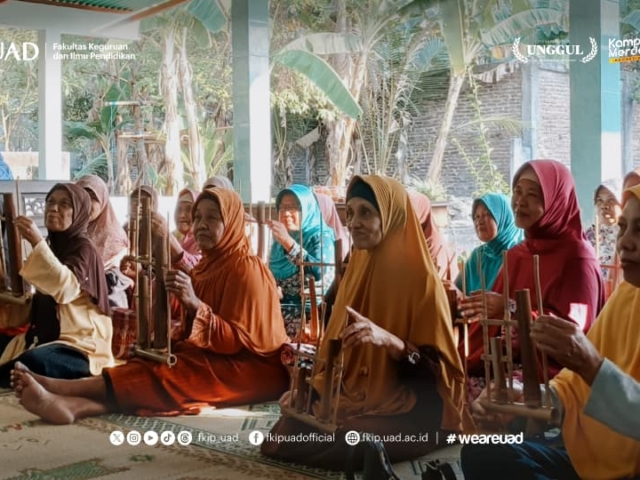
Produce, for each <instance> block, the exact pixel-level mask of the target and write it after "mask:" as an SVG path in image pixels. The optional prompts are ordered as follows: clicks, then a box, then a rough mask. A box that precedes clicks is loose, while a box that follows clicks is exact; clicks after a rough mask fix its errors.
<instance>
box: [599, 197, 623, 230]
mask: <svg viewBox="0 0 640 480" xmlns="http://www.w3.org/2000/svg"><path fill="white" fill-rule="evenodd" d="M596 211H597V213H598V217H599V220H600V223H601V224H603V225H607V226H610V225H615V224H616V223H617V222H618V218H619V217H620V213H622V208H621V207H620V204H619V203H618V199H617V198H616V197H615V195H614V194H613V193H611V192H610V191H609V189H607V188H600V189H599V190H598V194H597V195H596Z"/></svg>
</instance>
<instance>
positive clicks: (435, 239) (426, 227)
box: [407, 190, 458, 280]
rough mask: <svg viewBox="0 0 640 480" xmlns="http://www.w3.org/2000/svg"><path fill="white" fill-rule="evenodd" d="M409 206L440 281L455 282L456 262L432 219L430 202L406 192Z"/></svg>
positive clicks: (417, 194)
mask: <svg viewBox="0 0 640 480" xmlns="http://www.w3.org/2000/svg"><path fill="white" fill-rule="evenodd" d="M407 193H409V200H411V206H412V207H413V210H414V211H415V212H416V216H417V217H418V221H419V222H420V225H421V226H422V231H423V232H424V238H425V239H426V240H427V245H428V246H429V253H430V254H431V260H433V263H434V264H435V265H436V268H437V269H438V275H439V276H440V278H441V279H442V280H455V278H456V277H457V276H458V261H457V258H456V255H455V253H454V252H452V251H451V249H450V248H449V245H448V244H447V242H446V240H445V239H444V237H443V236H442V234H441V233H440V231H439V230H438V225H436V221H435V219H434V218H433V215H432V213H433V211H432V210H431V200H429V197H427V196H426V195H424V194H422V193H418V192H413V191H410V190H409V191H408V192H407Z"/></svg>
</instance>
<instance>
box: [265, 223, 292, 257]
mask: <svg viewBox="0 0 640 480" xmlns="http://www.w3.org/2000/svg"><path fill="white" fill-rule="evenodd" d="M267 225H268V226H269V228H270V229H271V234H272V235H273V238H274V240H275V241H276V242H278V243H279V244H280V245H282V247H283V248H284V249H285V251H286V252H288V251H289V250H291V249H292V248H293V245H294V244H295V241H294V240H293V238H291V235H289V231H288V230H287V227H285V226H284V224H282V223H280V222H278V221H276V220H271V221H269V222H267Z"/></svg>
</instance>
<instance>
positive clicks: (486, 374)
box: [478, 250, 491, 398]
mask: <svg viewBox="0 0 640 480" xmlns="http://www.w3.org/2000/svg"><path fill="white" fill-rule="evenodd" d="M478 275H479V276H480V288H481V292H482V320H481V325H482V345H483V350H484V352H485V353H486V354H489V329H488V325H487V322H486V320H488V317H489V315H488V314H487V291H486V285H485V281H484V274H483V273H482V250H479V251H478ZM484 377H485V383H486V385H487V397H488V398H491V370H490V364H489V362H488V361H486V360H485V362H484Z"/></svg>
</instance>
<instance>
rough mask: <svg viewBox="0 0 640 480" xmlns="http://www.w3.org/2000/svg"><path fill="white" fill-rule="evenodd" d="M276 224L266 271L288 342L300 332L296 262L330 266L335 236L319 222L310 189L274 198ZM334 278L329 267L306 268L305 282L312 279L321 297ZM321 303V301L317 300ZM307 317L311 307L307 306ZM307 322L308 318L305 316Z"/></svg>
mask: <svg viewBox="0 0 640 480" xmlns="http://www.w3.org/2000/svg"><path fill="white" fill-rule="evenodd" d="M276 209H277V210H278V217H279V218H278V219H279V221H272V222H270V228H271V232H272V234H273V239H274V240H275V241H274V242H273V246H272V247H271V255H270V257H269V268H270V270H271V273H273V276H274V277H275V279H276V283H277V284H278V287H280V289H281V291H282V299H281V300H280V305H281V309H282V316H283V317H284V321H285V327H286V330H287V335H289V338H291V339H294V338H295V337H296V335H297V334H298V333H299V331H300V324H301V319H302V298H301V295H300V292H301V290H302V289H303V288H304V287H305V285H301V282H300V267H299V266H298V265H299V262H300V258H301V257H302V259H303V261H304V262H305V263H324V264H333V263H334V261H335V259H334V240H335V237H334V233H333V230H332V229H331V227H329V226H328V225H327V224H326V223H325V222H324V220H323V219H322V213H321V211H320V206H319V205H318V201H317V200H316V197H315V196H314V194H313V192H312V191H311V189H309V187H306V186H304V185H291V186H290V187H287V188H286V189H284V190H282V191H281V192H280V193H279V194H278V196H277V197H276ZM334 275H335V269H334V267H333V266H331V267H322V268H321V267H317V266H314V267H305V269H304V276H305V278H307V277H309V276H313V278H314V280H315V281H316V285H317V286H318V287H320V288H321V289H322V292H321V293H324V291H326V290H327V289H328V288H329V286H330V285H331V283H332V282H333V278H334ZM318 300H320V298H318ZM306 309H307V314H310V304H309V303H308V302H307V305H306ZM307 318H309V317H308V316H307Z"/></svg>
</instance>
